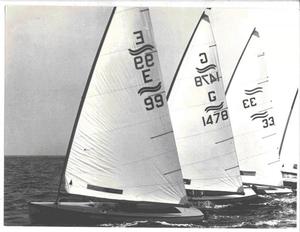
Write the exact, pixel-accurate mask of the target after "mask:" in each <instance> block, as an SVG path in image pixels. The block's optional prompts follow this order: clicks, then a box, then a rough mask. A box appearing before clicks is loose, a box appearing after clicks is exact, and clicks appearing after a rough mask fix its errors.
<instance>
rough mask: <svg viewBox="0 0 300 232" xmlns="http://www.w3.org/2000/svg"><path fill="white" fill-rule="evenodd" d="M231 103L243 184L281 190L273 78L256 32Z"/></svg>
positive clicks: (230, 96)
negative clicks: (272, 90)
mask: <svg viewBox="0 0 300 232" xmlns="http://www.w3.org/2000/svg"><path fill="white" fill-rule="evenodd" d="M227 100H228V105H229V113H230V116H231V119H232V128H233V134H234V139H235V145H236V151H237V154H238V158H239V162H240V168H241V175H242V179H243V182H244V183H248V184H260V185H272V186H281V185H282V180H281V176H280V162H279V155H278V144H276V141H278V140H277V131H276V123H277V122H276V117H275V115H274V109H273V103H272V99H271V88H270V77H269V76H268V74H267V68H266V62H265V51H264V50H262V48H261V44H260V35H259V32H258V31H257V30H256V29H254V30H253V31H252V33H251V36H250V38H249V40H248V43H247V45H246V47H245V49H244V52H243V54H242V56H241V58H240V60H239V63H238V65H237V67H236V68H235V71H234V75H233V76H232V83H231V86H230V88H228V93H227Z"/></svg>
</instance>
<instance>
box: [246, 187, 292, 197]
mask: <svg viewBox="0 0 300 232" xmlns="http://www.w3.org/2000/svg"><path fill="white" fill-rule="evenodd" d="M252 188H253V190H254V191H255V192H256V193H257V194H260V195H266V194H289V193H292V192H293V191H292V189H290V188H286V187H273V186H261V185H254V186H253V187H252Z"/></svg>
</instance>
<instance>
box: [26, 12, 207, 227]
mask: <svg viewBox="0 0 300 232" xmlns="http://www.w3.org/2000/svg"><path fill="white" fill-rule="evenodd" d="M63 179H64V183H65V189H66V191H67V193H68V194H69V195H80V196H85V197H92V198H93V199H97V201H95V200H93V201H86V202H63V201H61V200H60V198H61V190H60V189H61V186H62V182H63ZM29 210H30V211H29V212H30V219H31V222H32V223H33V224H40V223H42V224H44V223H46V224H55V225H58V224H67V225H69V224H70V225H74V224H79V225H86V224H88V225H90V224H99V223H102V222H127V221H136V220H148V221H166V222H175V223H199V222H200V221H201V219H202V218H203V214H202V212H201V211H200V210H198V209H196V208H192V207H189V206H188V205H187V197H186V192H185V189H184V184H183V178H182V173H181V168H180V164H179V160H178V154H177V149H176V144H175V139H174V135H173V129H172V125H171V121H170V116H169V111H168V106H167V104H166V93H165V90H164V86H163V83H162V78H161V73H160V67H159V60H158V54H157V51H156V49H155V44H154V38H153V32H152V26H151V21H150V15H149V9H148V8H118V9H116V8H114V9H113V10H112V14H111V16H110V18H109V22H108V24H107V27H106V30H105V32H104V36H103V38H102V40H101V43H100V46H99V49H98V51H97V54H96V57H95V60H94V63H93V65H92V69H91V72H90V75H89V77H88V80H87V84H86V86H85V89H84V92H83V96H82V99H81V102H80V106H79V110H78V114H77V116H76V120H75V123H74V127H73V131H72V135H71V139H70V142H69V146H68V149H67V155H66V159H65V165H64V168H63V172H62V176H61V180H60V184H59V188H58V195H57V199H56V201H55V202H31V203H30V204H29Z"/></svg>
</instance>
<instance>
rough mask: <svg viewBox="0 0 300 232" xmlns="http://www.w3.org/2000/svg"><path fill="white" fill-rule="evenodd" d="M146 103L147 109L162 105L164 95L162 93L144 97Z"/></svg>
mask: <svg viewBox="0 0 300 232" xmlns="http://www.w3.org/2000/svg"><path fill="white" fill-rule="evenodd" d="M144 103H145V105H146V110H153V109H154V108H155V107H157V108H159V107H162V106H163V105H164V100H163V96H162V95H161V94H156V95H154V96H149V97H147V98H145V99H144Z"/></svg>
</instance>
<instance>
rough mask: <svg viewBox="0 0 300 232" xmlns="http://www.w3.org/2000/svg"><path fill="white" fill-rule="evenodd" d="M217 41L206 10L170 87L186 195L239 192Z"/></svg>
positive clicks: (239, 178) (239, 186)
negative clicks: (196, 192) (197, 192)
mask: <svg viewBox="0 0 300 232" xmlns="http://www.w3.org/2000/svg"><path fill="white" fill-rule="evenodd" d="M224 92H225V91H224V86H223V81H222V75H221V70H220V64H219V61H218V55H217V47H216V42H215V39H214V36H213V33H212V29H211V25H210V21H209V17H208V15H207V14H206V13H205V12H204V13H203V14H202V16H201V18H200V20H199V22H198V24H197V26H196V28H195V30H194V32H193V34H192V37H191V39H190V41H189V43H188V45H187V47H186V50H185V52H184V55H183V57H182V59H181V61H180V64H179V66H178V69H177V71H176V73H175V76H174V79H173V82H172V84H171V87H170V89H169V92H168V104H169V109H170V114H171V119H172V125H173V129H174V135H175V139H176V145H177V149H178V154H179V160H180V163H181V168H182V173H183V177H184V180H185V188H186V189H187V193H188V195H191V194H192V191H194V192H195V191H199V192H202V193H203V192H223V193H224V192H226V193H243V186H242V181H241V177H240V170H239V164H238V160H237V156H236V152H235V146H234V140H233V135H232V129H231V123H230V119H229V114H228V109H227V102H226V99H225V93H224Z"/></svg>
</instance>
